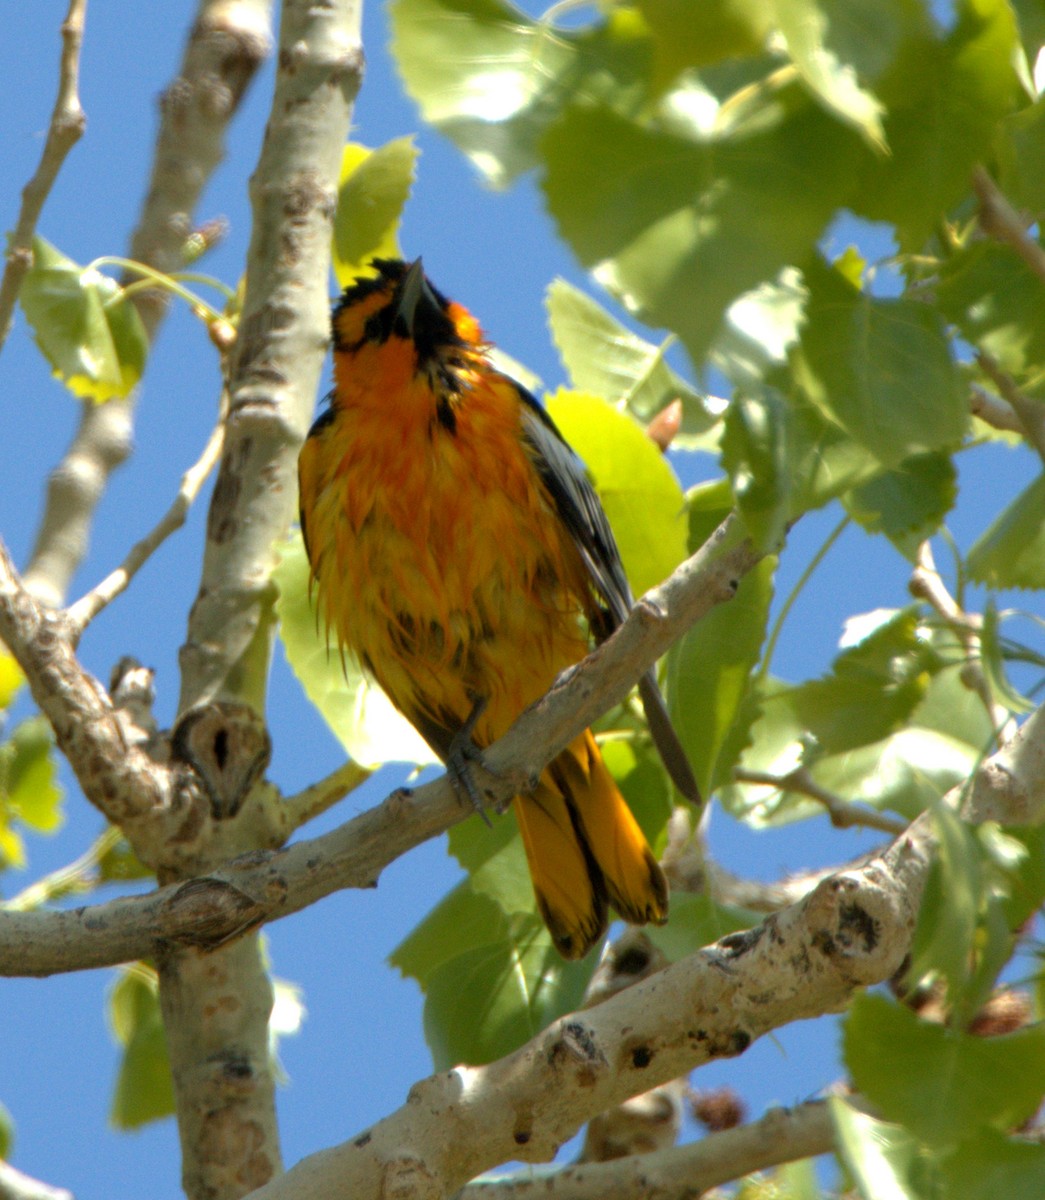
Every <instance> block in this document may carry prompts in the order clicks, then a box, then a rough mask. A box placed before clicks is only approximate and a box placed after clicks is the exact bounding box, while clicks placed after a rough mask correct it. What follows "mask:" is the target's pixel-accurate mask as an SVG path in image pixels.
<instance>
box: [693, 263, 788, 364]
mask: <svg viewBox="0 0 1045 1200" xmlns="http://www.w3.org/2000/svg"><path fill="white" fill-rule="evenodd" d="M807 295H808V293H807V291H806V286H805V282H804V281H803V279H802V275H801V273H800V272H799V271H797V270H796V269H795V268H794V267H785V268H784V269H783V270H782V271H781V272H780V273H779V275H777V277H776V279H774V280H772V281H770V282H768V283H760V284H759V285H758V287H756V288H752V290H751V291H750V292H745V293H744V295H743V296H740V297H738V299H736V300H734V301H733V303H732V304H731V305H730V306H729V308H728V309H726V317H725V321H724V323H723V325H722V329H721V330H720V331H719V333H718V336H717V337H716V338H715V341H714V344H713V345H712V347H711V353H710V355H709V358H710V361H711V363H712V364H713V365H714V366H716V367H718V369H719V370H720V371H721V372H722V373H723V374H724V375H725V376H726V378H727V379H729V380H731V381H732V382H733V383H734V384H737V385H744V384H748V385H750V384H752V383H756V382H759V381H761V380H763V379H764V378H765V377H766V375H767V373H768V372H769V371H771V370H773V369H774V368H775V367H780V366H782V365H783V364H784V363H785V362H786V361H787V355H788V351H789V350H790V349H791V347H792V346H793V345H794V344H795V343H796V342H797V341H798V333H799V330H800V329H801V327H802V322H803V321H804V320H805V304H806V297H807Z"/></svg>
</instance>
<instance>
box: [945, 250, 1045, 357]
mask: <svg viewBox="0 0 1045 1200" xmlns="http://www.w3.org/2000/svg"><path fill="white" fill-rule="evenodd" d="M936 295H937V300H938V302H939V305H940V311H941V312H942V313H943V314H944V315H945V316H946V317H947V318H948V319H949V320H951V321H953V322H954V323H955V324H956V325H957V326H958V328H959V329H960V330H961V333H962V336H963V337H964V338H966V339H967V340H968V341H970V342H972V344H973V345H974V346H976V347H977V349H980V350H984V351H986V352H987V353H988V354H989V355H990V356H991V357H992V358H994V359H996V360H997V361H998V363H999V364H1000V365H1001V366H1002V367H1003V368H1004V369H1005V370H1006V371H1008V372H1010V373H1011V374H1012V375H1014V376H1015V377H1016V378H1017V379H1019V380H1021V381H1022V380H1024V379H1026V378H1027V377H1028V376H1030V375H1033V374H1035V373H1037V372H1040V371H1041V369H1042V367H1045V283H1043V282H1042V279H1041V277H1040V276H1038V275H1036V274H1035V273H1034V272H1033V271H1032V270H1031V269H1030V267H1029V266H1028V265H1027V263H1026V262H1025V261H1024V259H1023V258H1021V257H1020V256H1019V255H1018V254H1017V253H1016V252H1015V251H1014V250H1013V249H1011V247H1009V246H1004V245H1000V244H999V243H998V242H995V241H975V242H970V243H969V244H967V245H966V246H964V247H962V249H960V250H959V251H957V252H956V253H955V254H954V255H953V256H952V257H951V258H950V259H949V260H948V261H947V262H946V263H945V264H944V268H943V270H942V272H941V273H940V282H939V284H938V285H937V288H936Z"/></svg>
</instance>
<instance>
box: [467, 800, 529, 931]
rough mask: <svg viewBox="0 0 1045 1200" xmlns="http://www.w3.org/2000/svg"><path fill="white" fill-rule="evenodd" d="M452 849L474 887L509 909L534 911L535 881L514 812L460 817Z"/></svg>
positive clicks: (509, 910)
mask: <svg viewBox="0 0 1045 1200" xmlns="http://www.w3.org/2000/svg"><path fill="white" fill-rule="evenodd" d="M448 848H449V850H450V853H451V854H452V855H453V856H454V857H455V858H456V859H457V861H458V862H459V863H460V864H461V866H462V867H463V868H464V869H465V870H466V871H467V872H468V875H469V878H470V881H471V886H472V890H473V891H474V892H476V893H477V894H478V895H481V896H488V897H489V898H490V899H491V900H493V901H494V902H495V903H496V904H497V906H498V907H499V908H500V909H501V910H502V911H503V912H506V913H524V914H527V915H534V914H536V912H537V903H536V901H535V900H534V895H533V884H532V883H531V882H530V872H529V868H528V866H527V863H526V851H525V850H524V849H523V844H522V838H521V837H520V836H519V827H518V825H517V824H516V821H515V817H514V815H512V816H507V815H506V816H503V817H501V818H499V819H497V820H494V821H493V824H492V827H488V826H486V825H485V824H484V823H483V822H482V821H480V820H468V821H461V822H460V823H459V824H457V825H455V826H454V828H453V829H451V830H450V835H449V839H448Z"/></svg>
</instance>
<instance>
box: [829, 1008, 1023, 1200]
mask: <svg viewBox="0 0 1045 1200" xmlns="http://www.w3.org/2000/svg"><path fill="white" fill-rule="evenodd" d="M844 1052H845V1060H846V1063H847V1065H848V1067H849V1070H850V1072H851V1073H852V1076H853V1082H854V1084H855V1086H856V1087H857V1088H858V1089H859V1091H861V1092H862V1093H863V1094H864V1095H865V1096H866V1097H867V1098H868V1100H870V1101H871V1103H872V1104H874V1105H875V1106H876V1107H877V1108H879V1109H880V1110H881V1112H882V1114H883V1116H885V1117H886V1118H887V1119H888V1120H892V1121H898V1122H900V1123H901V1124H902V1125H904V1126H905V1127H906V1128H907V1129H908V1130H909V1131H910V1132H911V1133H912V1134H914V1136H915V1137H917V1138H920V1139H921V1140H922V1141H923V1142H926V1143H928V1144H929V1145H930V1146H938V1147H944V1146H952V1145H955V1144H957V1143H958V1142H961V1141H962V1140H963V1139H965V1138H968V1137H971V1136H974V1135H975V1134H976V1133H977V1132H978V1130H980V1129H981V1128H982V1127H983V1126H985V1125H986V1126H990V1127H993V1128H995V1129H1002V1130H1003V1129H1011V1128H1013V1127H1014V1126H1016V1125H1019V1124H1020V1123H1021V1122H1022V1121H1025V1120H1026V1119H1027V1118H1028V1117H1030V1116H1032V1115H1033V1114H1034V1112H1035V1111H1036V1110H1037V1107H1038V1104H1039V1103H1040V1101H1041V1098H1042V1095H1043V1092H1045V1026H1041V1025H1037V1026H1030V1027H1028V1028H1026V1029H1021V1030H1019V1031H1018V1032H1016V1033H1010V1034H1005V1035H1004V1036H1002V1037H993V1038H982V1037H972V1036H970V1035H968V1034H962V1033H955V1032H953V1031H952V1030H949V1029H947V1028H945V1027H944V1026H942V1025H937V1024H935V1023H933V1022H929V1021H923V1020H921V1019H920V1018H919V1017H918V1016H917V1015H916V1014H915V1013H913V1012H912V1011H911V1010H910V1009H908V1008H904V1007H903V1006H902V1005H899V1004H895V1003H893V1002H892V1001H890V1000H887V999H885V998H884V997H882V996H875V995H870V994H867V993H865V994H863V995H860V996H857V997H856V999H855V1000H854V1001H853V1003H852V1005H851V1007H850V1010H849V1015H848V1017H847V1018H846V1021H845V1033H844ZM1000 1194H1001V1193H1000Z"/></svg>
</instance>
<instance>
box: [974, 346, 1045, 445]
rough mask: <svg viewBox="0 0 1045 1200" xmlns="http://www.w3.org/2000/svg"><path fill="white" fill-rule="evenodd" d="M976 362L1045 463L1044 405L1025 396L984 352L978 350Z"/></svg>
mask: <svg viewBox="0 0 1045 1200" xmlns="http://www.w3.org/2000/svg"><path fill="white" fill-rule="evenodd" d="M976 361H977V363H979V365H980V369H981V370H982V371H983V373H984V374H985V375H987V376H989V378H990V380H991V382H992V383H993V384H994V386H995V387H996V388H997V389H998V391H999V392H1000V393H1001V394H1002V397H1003V398H1004V399H1005V400H1007V401H1008V403H1009V406H1010V407H1011V408H1012V411H1013V412H1014V413H1015V414H1016V419H1017V421H1018V422H1019V432H1020V433H1022V434H1023V436H1024V437H1025V438H1026V439H1027V441H1028V442H1030V444H1031V445H1032V446H1033V447H1034V449H1035V450H1036V451H1037V452H1038V456H1039V457H1040V458H1041V460H1042V461H1043V462H1045V404H1042V403H1041V401H1040V400H1032V399H1031V397H1030V396H1025V395H1024V394H1023V393H1022V392H1021V391H1020V389H1019V387H1018V386H1017V385H1016V381H1015V379H1013V377H1012V376H1011V375H1010V374H1009V373H1008V372H1007V371H1004V370H1002V368H1001V366H1000V365H999V364H998V362H997V361H996V360H995V359H994V358H992V357H991V355H989V354H988V353H987V352H986V351H985V350H979V351H977V354H976Z"/></svg>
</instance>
